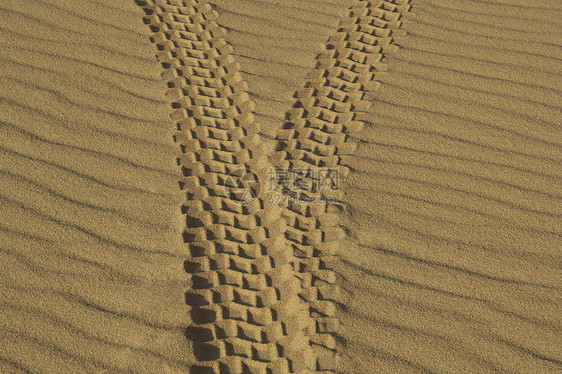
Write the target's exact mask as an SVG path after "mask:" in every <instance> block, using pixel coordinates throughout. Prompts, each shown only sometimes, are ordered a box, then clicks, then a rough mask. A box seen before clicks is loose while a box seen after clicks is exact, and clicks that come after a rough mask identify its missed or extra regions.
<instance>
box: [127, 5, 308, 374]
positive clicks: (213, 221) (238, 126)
mask: <svg viewBox="0 0 562 374" xmlns="http://www.w3.org/2000/svg"><path fill="white" fill-rule="evenodd" d="M137 4H138V5H139V6H141V7H142V8H143V10H144V12H145V13H146V16H145V18H144V20H145V23H146V24H148V25H149V26H150V28H151V30H152V32H153V36H152V41H153V42H154V43H155V44H156V45H157V47H158V49H159V50H160V52H159V53H158V55H157V59H158V61H160V63H161V64H162V66H163V67H164V69H165V70H164V72H163V74H162V78H163V79H164V80H165V81H166V82H167V83H168V87H170V91H169V92H168V96H169V98H170V99H171V100H172V101H173V102H172V107H173V108H174V109H175V110H174V111H173V112H172V115H171V118H172V120H173V121H174V122H175V124H176V125H177V128H178V132H177V134H176V136H175V140H176V142H177V143H178V144H179V146H180V148H181V150H182V154H181V156H180V157H179V158H178V164H179V166H180V167H181V169H182V172H183V175H184V177H185V178H184V179H183V180H182V182H181V183H180V185H181V187H182V190H184V191H185V196H186V201H185V203H184V204H183V206H182V212H183V213H184V214H185V217H186V223H187V228H186V229H185V232H184V240H185V242H186V243H189V251H190V253H191V257H190V258H189V259H188V260H186V262H185V269H186V271H187V272H188V273H189V274H190V275H191V277H190V280H191V285H190V289H189V290H188V291H187V293H186V303H187V304H188V305H189V306H190V316H191V325H190V326H189V327H188V328H187V330H186V336H187V338H188V339H190V340H191V341H192V343H193V347H194V352H195V356H196V359H197V360H198V361H199V362H198V363H197V364H195V365H194V366H193V368H192V370H193V372H194V373H195V372H196V373H216V374H218V373H242V372H251V373H273V372H275V373H304V372H307V371H312V370H315V367H314V365H315V360H314V357H313V352H312V350H311V348H310V345H309V342H308V339H307V337H306V335H307V334H306V333H305V332H306V331H305V330H307V329H310V327H309V326H308V325H309V320H310V318H309V316H308V311H307V310H306V308H305V305H304V304H303V303H302V302H301V301H300V300H299V297H298V295H299V286H300V284H299V281H298V279H297V278H296V277H295V276H294V273H293V270H292V265H291V263H292V253H291V248H290V247H288V246H287V245H286V243H285V240H284V238H283V234H284V231H285V230H286V227H285V222H284V220H283V219H282V218H281V215H280V212H281V209H280V208H279V207H276V206H270V205H269V204H267V195H266V196H264V197H262V196H259V197H257V198H252V199H251V201H246V200H247V196H244V194H243V193H248V192H250V193H251V194H252V197H253V196H254V195H257V193H258V190H257V189H259V181H258V180H257V179H252V180H251V182H254V185H251V186H250V188H249V190H241V189H240V187H242V186H243V184H242V182H245V180H243V179H242V178H244V177H245V176H248V175H249V176H250V177H251V178H254V177H260V176H261V177H264V176H265V174H266V173H267V170H268V169H269V168H270V164H269V162H268V160H267V153H268V150H267V148H265V147H264V146H263V144H262V142H261V138H260V136H259V134H258V131H259V125H258V124H257V123H256V122H255V120H254V117H253V113H252V111H253V109H254V104H253V102H252V101H250V99H249V96H248V94H247V93H246V90H247V85H246V83H245V82H244V81H243V80H242V77H241V75H240V73H239V67H238V65H237V64H236V62H235V60H234V57H233V56H232V47H231V46H230V45H229V44H228V43H226V41H225V40H224V34H225V30H224V29H223V28H222V27H220V26H219V25H218V24H217V23H216V19H217V13H216V11H214V10H213V9H212V7H211V6H210V5H209V4H208V3H206V2H204V1H201V2H199V1H191V0H189V1H172V0H169V1H162V0H149V1H140V0H139V1H137ZM238 172H241V174H237V173H238ZM254 173H255V174H254ZM233 176H235V177H239V178H240V179H236V178H235V179H234V180H233V179H232V177H233Z"/></svg>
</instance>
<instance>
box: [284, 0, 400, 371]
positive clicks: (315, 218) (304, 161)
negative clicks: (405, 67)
mask: <svg viewBox="0 0 562 374" xmlns="http://www.w3.org/2000/svg"><path fill="white" fill-rule="evenodd" d="M409 10H410V5H409V3H408V1H382V0H381V1H359V2H357V3H356V5H354V6H353V7H352V8H351V11H350V15H349V17H348V18H347V19H346V20H344V21H343V22H342V23H341V25H340V28H339V30H338V32H337V33H336V35H334V36H333V37H331V38H330V40H329V42H328V44H327V46H326V50H325V51H324V52H322V53H321V54H320V55H319V56H318V58H317V65H316V68H315V69H314V70H313V71H312V72H311V73H310V75H309V80H308V82H307V83H306V85H305V88H304V89H302V90H300V91H298V92H297V93H296V95H295V96H296V98H297V102H296V104H295V105H294V108H293V110H292V111H291V112H290V113H289V122H288V123H286V124H285V126H284V127H285V129H284V130H282V131H281V132H280V134H279V135H278V137H277V140H278V141H279V142H280V143H281V151H280V152H278V153H277V154H276V155H275V157H276V161H274V162H275V166H276V167H277V168H278V169H280V170H293V171H298V174H299V178H298V179H289V184H286V185H285V186H284V189H285V191H284V193H285V194H286V195H288V196H291V198H293V199H295V201H297V202H295V203H287V204H286V207H287V209H285V210H284V211H283V215H284V217H285V219H286V220H287V232H286V238H287V240H288V241H289V242H290V243H291V245H292V247H293V251H294V255H295V257H296V261H295V272H296V273H297V274H298V276H299V279H300V280H301V289H302V291H301V298H302V299H304V300H305V301H307V303H308V305H309V310H310V315H311V317H312V318H313V319H314V321H315V326H316V330H315V332H314V334H313V335H312V336H311V337H310V340H311V343H312V345H313V346H314V347H315V350H316V352H317V354H318V357H319V360H318V368H320V369H322V370H328V371H335V370H337V366H338V365H337V363H336V362H333V360H330V359H329V357H332V355H333V353H334V352H335V349H336V339H335V335H336V333H337V326H338V321H337V319H336V318H335V313H336V304H337V299H338V296H337V295H338V288H337V286H336V285H335V281H336V275H335V273H334V271H333V270H332V269H333V263H334V261H335V259H336V256H337V252H338V250H339V246H340V243H341V239H342V238H343V237H344V235H345V233H344V232H343V230H342V229H341V228H340V227H338V219H337V218H338V214H337V212H338V210H339V207H338V206H339V203H338V202H337V200H336V203H335V204H333V203H331V202H330V201H331V199H333V198H334V196H335V197H336V199H338V195H339V196H341V194H336V195H333V194H334V192H341V191H332V190H330V189H326V186H322V184H324V183H325V182H326V178H334V180H331V181H330V182H336V183H337V179H339V178H341V177H343V176H345V175H347V173H348V169H347V167H345V166H344V165H343V163H342V156H345V155H349V154H351V153H353V151H354V150H355V148H356V144H354V143H353V142H352V141H350V135H351V134H353V133H357V132H358V131H359V130H360V129H361V128H362V127H363V123H362V122H361V121H358V120H356V114H357V113H358V112H360V111H365V110H367V109H368V108H369V106H370V102H369V101H368V100H365V96H366V95H367V93H368V92H371V91H373V90H375V89H377V88H378V87H379V86H380V82H379V80H380V77H381V76H383V75H384V74H385V72H386V64H385V62H384V59H385V56H387V55H388V54H389V53H392V52H394V51H396V50H397V49H398V46H397V45H396V41H395V40H396V37H397V36H400V35H402V30H400V27H401V25H402V18H403V16H404V14H406V13H407V12H408V11H409ZM330 171H331V172H332V173H333V174H332V176H326V173H329V172H330ZM334 173H335V174H334ZM303 180H304V181H305V182H303ZM335 187H338V186H335ZM301 201H304V202H301ZM310 201H315V202H318V203H312V204H311V203H310ZM326 202H327V203H326Z"/></svg>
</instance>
